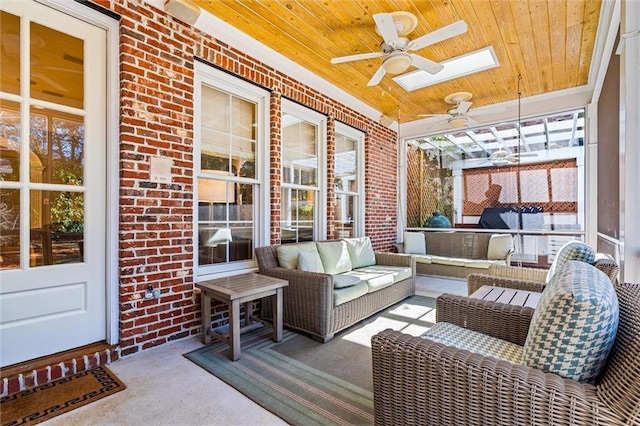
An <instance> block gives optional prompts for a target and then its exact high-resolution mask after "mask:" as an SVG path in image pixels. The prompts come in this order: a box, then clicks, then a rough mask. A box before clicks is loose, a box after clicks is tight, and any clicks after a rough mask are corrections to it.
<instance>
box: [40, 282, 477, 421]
mask: <svg viewBox="0 0 640 426" xmlns="http://www.w3.org/2000/svg"><path fill="white" fill-rule="evenodd" d="M416 288H417V290H416V293H417V294H420V295H424V296H430V297H437V296H438V295H439V294H441V293H444V292H447V293H453V294H460V295H466V293H467V290H466V289H467V287H466V281H464V280H449V279H442V278H434V277H424V276H418V277H417V279H416ZM201 346H202V343H201V342H200V340H199V339H198V338H188V339H183V340H180V341H177V342H175V343H171V344H166V345H163V346H160V347H157V348H153V349H149V350H146V351H144V352H142V353H140V354H136V355H132V356H130V357H128V358H124V359H121V360H119V361H117V362H115V363H113V364H111V365H109V369H111V371H113V372H114V373H115V374H116V375H117V376H118V377H119V378H120V379H121V380H122V381H123V382H124V383H126V385H127V389H125V390H124V391H122V392H118V393H116V394H114V395H111V396H108V397H106V398H103V399H101V400H99V401H96V402H94V403H92V404H89V405H85V406H84V407H81V408H78V409H76V410H73V411H71V412H69V413H66V414H62V415H60V416H58V417H55V418H53V419H51V420H49V421H47V422H44V423H42V424H43V425H47V426H53V425H55V426H70V425H83V426H84V425H96V426H97V425H238V426H239V425H243V426H248V425H260V426H263V425H264V426H268V425H286V423H285V422H283V421H282V420H281V419H280V418H279V417H276V416H274V415H273V414H271V413H270V412H269V411H267V410H265V409H263V408H262V407H260V406H259V405H257V404H255V403H254V402H252V401H251V400H249V399H248V398H246V397H245V396H243V395H242V394H241V393H239V392H238V391H236V390H235V389H234V388H232V387H230V386H229V385H227V384H226V383H224V382H222V381H221V380H219V379H218V378H216V377H215V376H214V375H212V374H209V373H207V372H205V371H204V370H203V369H202V368H200V367H198V366H197V365H195V364H193V363H192V362H191V361H189V360H187V359H186V358H184V357H183V356H182V354H183V353H185V352H190V351H192V350H194V349H196V348H198V347H201Z"/></svg>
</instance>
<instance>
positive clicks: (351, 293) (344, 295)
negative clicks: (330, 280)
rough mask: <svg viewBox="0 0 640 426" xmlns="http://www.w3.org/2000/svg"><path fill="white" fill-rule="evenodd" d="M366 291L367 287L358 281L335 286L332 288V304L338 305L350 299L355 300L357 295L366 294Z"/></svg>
mask: <svg viewBox="0 0 640 426" xmlns="http://www.w3.org/2000/svg"><path fill="white" fill-rule="evenodd" d="M367 291H368V289H367V285H366V284H365V283H359V284H355V285H352V286H349V287H344V288H336V289H334V290H333V304H334V306H338V305H341V304H343V303H347V302H349V301H351V300H355V299H357V298H358V297H361V296H364V295H365V294H367Z"/></svg>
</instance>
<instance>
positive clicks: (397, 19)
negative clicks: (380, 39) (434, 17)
mask: <svg viewBox="0 0 640 426" xmlns="http://www.w3.org/2000/svg"><path fill="white" fill-rule="evenodd" d="M389 15H390V16H391V20H392V21H393V23H394V25H395V26H396V32H397V33H398V35H399V36H400V37H403V36H406V35H407V34H409V33H411V32H412V31H413V30H415V29H416V27H417V26H418V18H416V16H415V15H414V14H413V13H410V12H403V11H398V12H391V13H389ZM376 33H377V34H378V35H380V36H381V35H382V34H381V33H380V30H379V29H378V27H377V26H376Z"/></svg>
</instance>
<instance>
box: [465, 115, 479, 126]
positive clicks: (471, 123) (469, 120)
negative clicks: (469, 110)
mask: <svg viewBox="0 0 640 426" xmlns="http://www.w3.org/2000/svg"><path fill="white" fill-rule="evenodd" d="M479 125H480V123H478V122H477V121H476V120H474V119H473V118H471V117H469V116H467V127H472V126H479Z"/></svg>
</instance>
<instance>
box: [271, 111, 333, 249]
mask: <svg viewBox="0 0 640 426" xmlns="http://www.w3.org/2000/svg"><path fill="white" fill-rule="evenodd" d="M325 125H326V123H325V118H324V116H323V115H321V114H318V113H316V112H313V111H311V110H309V109H307V108H304V107H302V106H300V105H298V104H295V103H293V102H290V101H286V100H285V101H283V106H282V189H281V190H282V193H281V210H280V214H281V222H280V229H281V235H280V240H281V242H282V244H287V243H296V242H300V241H313V240H317V239H323V238H325V235H326V223H325V222H324V221H325V220H326V219H325V217H324V215H319V214H318V212H320V211H325V210H326V203H324V202H323V200H324V199H325V197H324V194H325V191H324V190H322V191H321V189H323V187H324V185H319V182H324V181H325V174H324V173H323V167H324V161H319V158H326V156H325V155H320V154H321V151H322V150H324V139H325V131H324V129H325Z"/></svg>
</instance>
